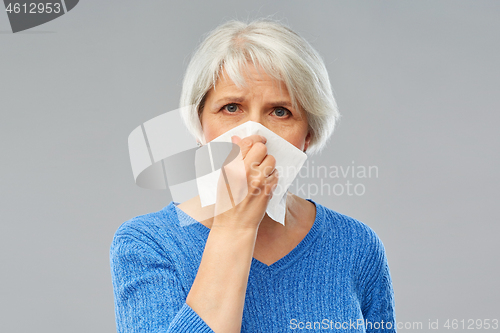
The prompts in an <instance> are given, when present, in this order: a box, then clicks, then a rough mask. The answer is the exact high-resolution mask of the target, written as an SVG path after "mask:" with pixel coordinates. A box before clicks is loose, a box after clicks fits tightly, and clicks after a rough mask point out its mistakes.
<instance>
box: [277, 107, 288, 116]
mask: <svg viewBox="0 0 500 333" xmlns="http://www.w3.org/2000/svg"><path fill="white" fill-rule="evenodd" d="M274 114H275V115H277V116H278V117H284V116H286V115H287V114H291V112H290V111H289V110H287V109H284V108H277V109H275V110H274Z"/></svg>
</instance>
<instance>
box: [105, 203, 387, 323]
mask: <svg viewBox="0 0 500 333" xmlns="http://www.w3.org/2000/svg"><path fill="white" fill-rule="evenodd" d="M308 200H309V201H310V202H312V203H314V204H315V205H316V219H315V221H314V224H313V226H312V228H311V230H310V231H309V233H308V234H307V235H306V236H305V238H304V239H303V240H302V241H301V242H300V243H299V244H298V245H297V246H296V247H295V248H294V249H293V250H292V251H291V252H290V253H288V254H287V255H286V256H285V257H283V258H281V259H280V260H278V261H277V262H275V263H273V264H272V265H270V266H267V265H266V264H264V263H262V262H260V261H258V260H256V259H254V258H253V259H252V264H251V268H250V275H249V278H248V286H247V290H246V296H245V306H244V310H243V319H242V326H241V332H252V333H260V332H296V331H311V330H317V331H326V330H329V331H336V332H396V329H395V314H394V294H393V289H392V281H391V276H390V272H389V267H388V264H387V259H386V255H385V250H384V246H383V244H382V242H381V241H380V239H379V238H378V236H377V235H376V234H375V232H374V231H373V230H372V229H370V228H369V227H368V226H367V225H365V224H364V223H362V222H360V221H357V220H355V219H353V218H351V217H348V216H345V215H342V214H340V213H337V212H335V211H333V210H331V209H329V208H326V207H324V206H322V205H320V204H318V203H316V202H314V201H312V200H310V199H308ZM177 204H178V203H174V202H170V204H169V205H168V206H166V207H165V208H163V209H162V210H160V211H158V212H154V213H150V214H146V215H142V216H138V217H135V218H133V219H131V220H129V221H127V222H125V223H123V224H122V225H121V226H120V227H119V228H118V230H117V232H116V233H115V236H114V239H113V242H112V244H111V251H110V260H111V275H112V281H113V287H114V297H115V315H116V324H117V330H118V332H119V333H122V332H123V333H124V332H129V333H135V332H158V333H159V332H202V333H203V332H213V331H212V330H211V328H210V327H209V326H208V325H207V324H206V323H205V322H204V321H203V319H202V318H201V317H200V316H199V315H198V314H197V313H196V312H195V311H193V309H192V308H191V307H189V306H188V305H187V304H186V303H185V300H186V298H187V295H188V293H189V290H190V288H191V285H192V284H193V282H194V279H195V277H196V273H197V271H198V267H199V265H200V261H201V257H202V254H203V250H204V248H205V244H206V241H207V237H208V234H209V232H210V229H209V228H207V227H205V226H204V225H203V224H201V223H199V222H197V221H195V220H194V219H192V218H191V217H190V216H189V215H187V214H185V213H184V212H183V211H181V210H180V209H178V208H177V207H176V205H177Z"/></svg>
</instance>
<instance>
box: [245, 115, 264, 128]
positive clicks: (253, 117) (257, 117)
mask: <svg viewBox="0 0 500 333" xmlns="http://www.w3.org/2000/svg"><path fill="white" fill-rule="evenodd" d="M247 120H251V121H254V122H256V123H259V124H261V125H264V126H265V124H264V122H263V118H262V114H261V113H260V112H259V113H258V112H250V116H249V117H248V119H247Z"/></svg>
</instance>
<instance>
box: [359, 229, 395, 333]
mask: <svg viewBox="0 0 500 333" xmlns="http://www.w3.org/2000/svg"><path fill="white" fill-rule="evenodd" d="M373 236H374V237H373V238H372V240H373V243H372V246H371V249H372V253H371V254H372V255H371V256H370V260H369V262H366V263H365V267H364V268H365V270H363V271H364V272H363V273H364V277H363V281H364V282H365V284H364V287H363V304H362V305H363V306H362V312H363V317H364V322H365V328H366V332H367V333H375V332H384V333H392V332H396V320H395V306H394V291H393V288H392V279H391V274H390V271H389V265H388V262H387V257H386V254H385V249H384V246H383V244H382V241H381V240H380V239H379V238H378V236H376V235H375V234H374V233H373Z"/></svg>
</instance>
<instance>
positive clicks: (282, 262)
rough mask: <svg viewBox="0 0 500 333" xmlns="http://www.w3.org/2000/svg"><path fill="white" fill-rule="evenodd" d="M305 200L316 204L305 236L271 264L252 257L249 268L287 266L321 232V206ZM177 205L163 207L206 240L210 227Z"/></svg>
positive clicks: (270, 270) (268, 269) (271, 270)
mask: <svg viewBox="0 0 500 333" xmlns="http://www.w3.org/2000/svg"><path fill="white" fill-rule="evenodd" d="M306 200H307V201H310V202H312V203H313V204H314V205H315V206H316V217H315V219H314V223H313V225H312V227H311V229H310V230H309V232H308V233H307V234H306V236H305V237H304V238H303V239H302V240H301V241H300V242H299V244H297V246H295V247H294V248H293V249H292V250H291V251H290V252H288V253H287V254H286V255H285V256H284V257H282V258H281V259H279V260H278V261H276V262H274V263H272V264H271V265H266V264H264V263H263V262H261V261H259V260H257V259H255V258H252V266H251V270H255V271H259V272H262V273H271V274H273V273H276V272H278V271H280V270H282V269H284V268H286V267H288V266H289V265H290V264H292V263H293V262H294V261H295V260H297V259H298V258H299V257H300V256H302V255H303V254H304V252H306V250H307V249H308V248H309V247H310V246H311V244H312V243H313V242H314V240H315V239H316V238H317V237H318V235H319V234H321V231H322V228H323V226H324V220H325V212H324V210H323V207H322V206H321V205H319V204H317V203H316V202H315V201H313V200H311V199H306ZM177 205H179V203H178V202H174V201H172V202H170V204H169V205H168V206H167V207H165V209H166V210H173V212H175V213H176V214H177V217H178V218H179V221H180V222H181V224H183V225H189V226H192V227H193V228H195V229H196V230H198V231H199V232H200V233H201V234H202V235H203V236H204V241H205V242H206V240H207V238H208V234H209V233H210V228H208V227H206V226H205V225H203V224H202V223H200V222H198V221H196V220H195V219H193V218H192V217H191V216H189V215H188V214H186V213H185V212H184V211H182V210H181V209H177V207H176V206H177Z"/></svg>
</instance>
